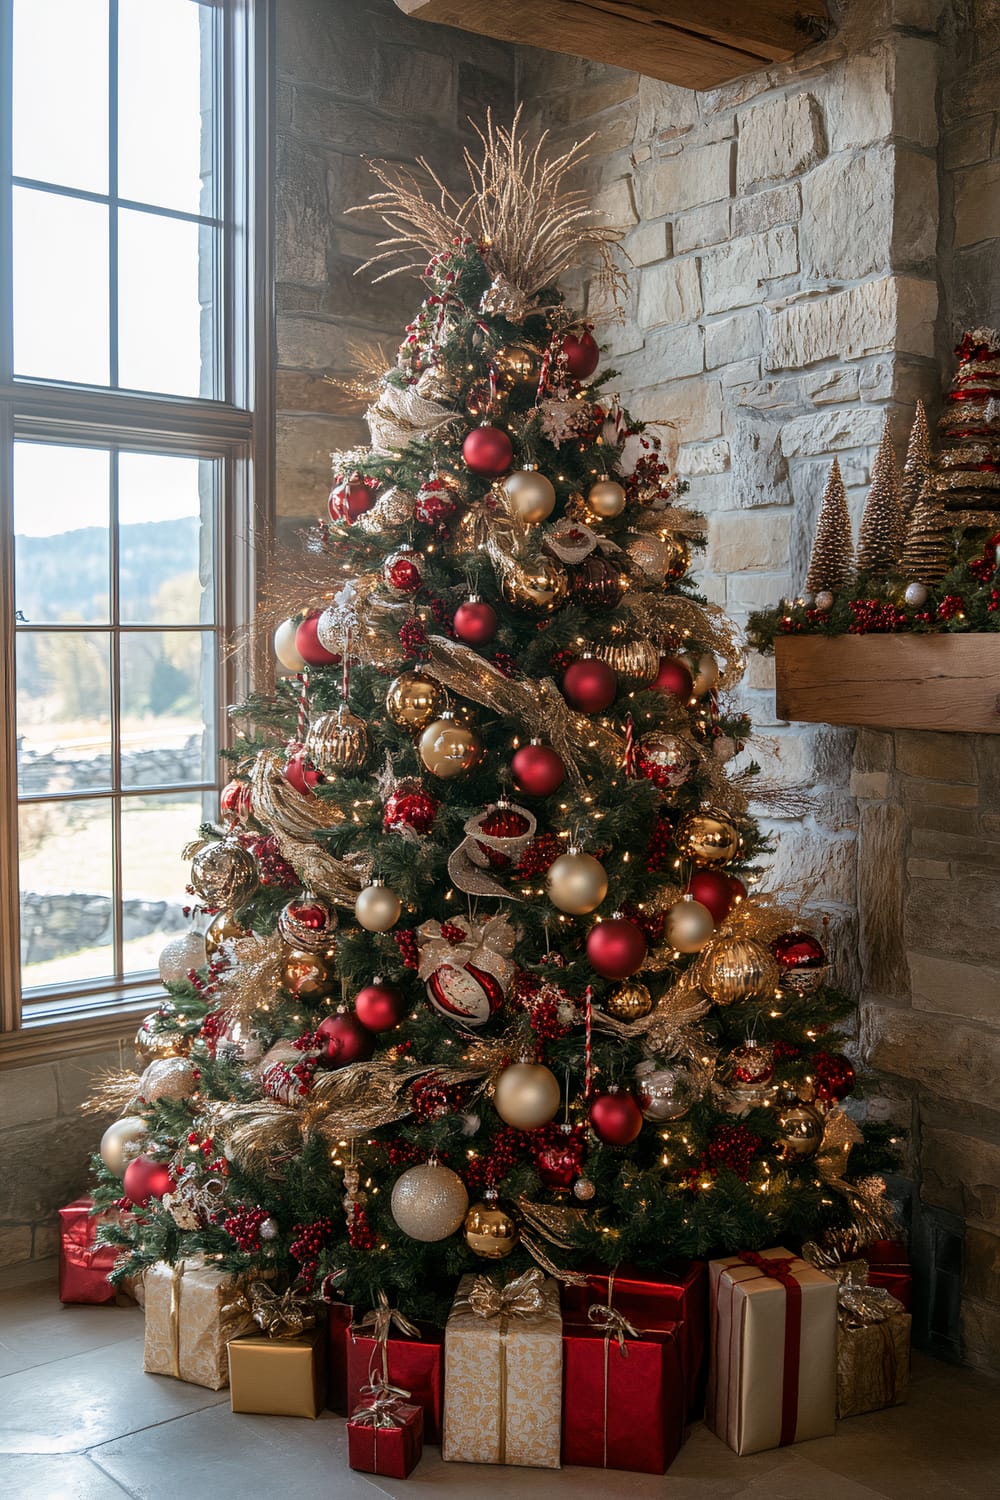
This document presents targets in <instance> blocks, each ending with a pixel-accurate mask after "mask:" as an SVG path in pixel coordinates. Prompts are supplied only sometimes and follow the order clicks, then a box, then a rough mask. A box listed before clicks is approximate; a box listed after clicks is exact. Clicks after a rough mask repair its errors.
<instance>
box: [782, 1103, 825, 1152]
mask: <svg viewBox="0 0 1000 1500" xmlns="http://www.w3.org/2000/svg"><path fill="white" fill-rule="evenodd" d="M777 1120H778V1147H779V1149H778V1154H779V1156H780V1157H781V1159H782V1160H783V1161H808V1159H809V1157H810V1156H815V1155H816V1152H817V1151H818V1150H819V1148H820V1146H821V1145H822V1142H823V1116H822V1115H821V1114H820V1112H819V1110H818V1109H816V1108H814V1106H813V1105H811V1104H803V1103H801V1102H799V1103H797V1104H789V1105H786V1106H784V1108H782V1109H781V1111H780V1112H779V1114H778V1117H777Z"/></svg>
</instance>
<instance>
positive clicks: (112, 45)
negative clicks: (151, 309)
mask: <svg viewBox="0 0 1000 1500" xmlns="http://www.w3.org/2000/svg"><path fill="white" fill-rule="evenodd" d="M108 281H109V295H108V339H109V341H110V349H109V353H110V359H109V366H108V369H109V380H108V383H109V384H110V385H111V386H112V387H117V385H118V0H108Z"/></svg>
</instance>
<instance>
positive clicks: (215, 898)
mask: <svg viewBox="0 0 1000 1500" xmlns="http://www.w3.org/2000/svg"><path fill="white" fill-rule="evenodd" d="M191 884H192V886H193V887H194V890H195V894H196V895H198V896H200V897H201V899H202V901H204V903H205V905H206V906H225V907H229V908H233V907H237V906H242V905H243V903H244V902H245V901H248V900H249V899H250V897H251V896H252V895H253V893H254V891H255V890H256V889H257V862H256V860H255V859H254V857H253V855H252V854H251V853H250V851H249V850H248V849H244V848H243V846H242V844H238V843H237V842H236V840H235V839H219V840H218V841H216V842H213V843H211V844H205V845H204V847H203V848H201V849H199V850H198V853H197V854H196V855H195V856H194V858H193V859H192V861H191Z"/></svg>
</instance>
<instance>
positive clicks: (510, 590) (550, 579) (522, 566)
mask: <svg viewBox="0 0 1000 1500" xmlns="http://www.w3.org/2000/svg"><path fill="white" fill-rule="evenodd" d="M500 592H501V593H502V594H503V597H504V599H505V600H506V601H507V603H508V604H509V605H510V606H511V607H512V608H513V609H520V610H523V611H524V613H525V614H530V615H551V614H553V613H554V612H555V611H556V610H557V609H558V608H559V606H560V604H562V603H563V602H564V600H565V599H566V596H567V594H568V593H569V579H568V578H567V576H566V570H565V568H561V567H560V566H559V564H558V563H557V562H555V561H554V560H553V559H552V558H550V557H540V558H538V559H536V561H534V562H514V563H512V564H511V565H510V567H509V568H507V569H506V570H505V571H504V574H503V576H502V578H501V580H500Z"/></svg>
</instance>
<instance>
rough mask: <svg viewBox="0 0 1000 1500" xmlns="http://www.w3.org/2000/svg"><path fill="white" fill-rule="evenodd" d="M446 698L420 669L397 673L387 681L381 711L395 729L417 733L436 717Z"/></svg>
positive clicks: (437, 683)
mask: <svg viewBox="0 0 1000 1500" xmlns="http://www.w3.org/2000/svg"><path fill="white" fill-rule="evenodd" d="M447 701H448V695H447V694H446V693H445V690H444V688H443V687H442V686H441V684H440V683H439V682H435V681H434V679H433V677H427V676H425V674H424V673H423V672H400V674H399V676H398V677H396V678H394V680H393V681H392V682H390V684H389V691H388V692H387V693H386V695H385V711H386V713H387V714H388V715H389V718H390V719H391V720H392V722H393V723H394V724H395V725H396V726H397V728H399V729H409V730H411V731H412V733H414V734H419V733H420V731H421V730H422V729H426V728H427V726H428V724H429V723H430V722H431V720H432V719H436V718H437V716H438V714H439V713H440V712H441V710H442V709H443V708H444V706H445V703H446V702H447Z"/></svg>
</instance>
